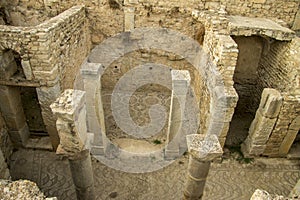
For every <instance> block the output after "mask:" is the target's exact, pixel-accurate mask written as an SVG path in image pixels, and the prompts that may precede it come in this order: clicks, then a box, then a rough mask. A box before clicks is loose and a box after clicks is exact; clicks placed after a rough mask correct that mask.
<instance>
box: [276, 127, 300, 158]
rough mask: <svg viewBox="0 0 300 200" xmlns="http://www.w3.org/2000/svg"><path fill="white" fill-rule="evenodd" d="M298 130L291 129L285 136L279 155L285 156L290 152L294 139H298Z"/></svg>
mask: <svg viewBox="0 0 300 200" xmlns="http://www.w3.org/2000/svg"><path fill="white" fill-rule="evenodd" d="M298 131H299V129H298V130H292V129H289V130H288V132H287V134H286V136H285V137H284V139H283V141H282V143H281V145H280V147H279V155H280V156H285V155H286V154H288V152H289V150H290V148H291V146H292V144H293V142H294V140H295V139H296V136H297V134H298Z"/></svg>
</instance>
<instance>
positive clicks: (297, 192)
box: [289, 179, 300, 199]
mask: <svg viewBox="0 0 300 200" xmlns="http://www.w3.org/2000/svg"><path fill="white" fill-rule="evenodd" d="M299 196H300V179H299V180H298V182H297V183H296V185H295V186H294V188H293V189H292V191H291V193H290V194H289V197H290V198H292V199H294V198H295V199H296V198H299Z"/></svg>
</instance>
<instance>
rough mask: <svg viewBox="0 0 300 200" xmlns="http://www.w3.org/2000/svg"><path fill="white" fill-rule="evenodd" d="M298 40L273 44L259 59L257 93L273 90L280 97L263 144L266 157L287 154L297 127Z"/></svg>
mask: <svg viewBox="0 0 300 200" xmlns="http://www.w3.org/2000/svg"><path fill="white" fill-rule="evenodd" d="M299 42H300V39H299V38H295V39H293V40H292V41H291V42H274V43H272V44H271V46H270V51H269V52H268V53H267V55H265V56H263V57H262V60H261V62H260V65H259V68H258V76H259V79H258V87H257V89H258V90H257V94H258V95H260V94H261V92H262V89H263V88H266V87H269V88H275V89H277V90H279V91H280V92H281V94H282V96H283V105H282V107H281V110H280V113H279V116H278V120H277V122H276V125H275V127H274V129H273V132H272V134H271V136H270V138H269V141H268V143H267V147H266V149H265V152H264V154H265V155H268V156H278V155H285V154H286V153H288V150H289V148H290V146H291V145H292V143H293V141H294V139H295V137H296V135H297V133H298V131H299V128H300V122H299V119H296V117H297V116H299V114H300V104H299V94H300V86H299V74H300V73H299V72H300V51H299V49H300V45H299Z"/></svg>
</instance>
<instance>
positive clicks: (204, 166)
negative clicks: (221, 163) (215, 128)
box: [183, 134, 223, 200]
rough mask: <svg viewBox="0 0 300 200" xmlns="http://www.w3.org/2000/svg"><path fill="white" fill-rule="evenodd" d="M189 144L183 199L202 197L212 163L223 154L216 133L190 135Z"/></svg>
mask: <svg viewBox="0 0 300 200" xmlns="http://www.w3.org/2000/svg"><path fill="white" fill-rule="evenodd" d="M187 145H188V151H189V154H190V155H189V165H188V177H187V181H186V184H185V189H184V198H183V199H185V200H196V199H202V195H203V191H204V187H205V182H206V177H207V175H208V172H209V168H210V163H211V161H212V160H214V159H215V158H217V157H219V156H221V155H222V153H223V151H222V147H221V145H220V143H219V140H218V137H217V136H216V135H208V136H206V137H205V136H204V135H200V134H192V135H188V136H187Z"/></svg>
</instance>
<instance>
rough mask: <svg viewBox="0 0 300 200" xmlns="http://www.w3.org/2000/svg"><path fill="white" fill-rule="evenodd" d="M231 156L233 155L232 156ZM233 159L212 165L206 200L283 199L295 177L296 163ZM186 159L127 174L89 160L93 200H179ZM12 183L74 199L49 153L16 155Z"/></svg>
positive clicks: (64, 170) (61, 165)
mask: <svg viewBox="0 0 300 200" xmlns="http://www.w3.org/2000/svg"><path fill="white" fill-rule="evenodd" d="M233 157H234V156H233ZM233 157H232V156H229V157H228V158H227V159H224V160H223V161H222V162H218V163H217V162H216V163H213V164H212V167H211V170H210V172H209V176H208V180H207V184H206V187H205V194H204V197H203V199H205V200H219V199H224V200H227V199H228V200H229V199H238V200H244V199H245V200H246V199H249V198H250V196H251V194H252V193H253V192H254V191H255V189H256V188H260V189H263V190H267V191H268V192H270V193H273V194H275V193H276V194H280V195H288V194H289V192H290V190H291V189H292V188H293V187H294V185H295V184H296V182H297V180H298V179H299V178H300V161H291V160H285V159H256V160H255V161H254V162H253V163H251V164H245V163H244V164H241V163H239V162H237V161H236V159H234V158H233ZM187 162H188V158H187V156H183V157H182V158H180V159H178V160H176V161H175V162H174V163H172V164H171V165H169V166H167V167H165V168H163V169H161V170H158V171H155V172H151V173H145V174H129V173H124V172H120V171H117V170H114V169H111V168H109V167H107V166H105V165H103V164H101V163H100V162H97V161H96V160H94V159H93V168H94V174H95V187H96V192H97V199H100V200H109V199H118V200H134V199H138V200H140V199H141V200H154V199H155V200H157V199H158V200H160V199H163V200H177V199H178V200H179V199H181V197H182V190H183V187H184V181H185V176H186V171H187V170H186V169H187ZM10 167H11V174H12V175H13V179H14V180H16V179H21V178H23V179H29V180H32V181H34V182H36V183H37V184H38V186H39V187H40V188H41V190H42V191H43V192H44V193H45V194H46V195H47V196H56V197H58V199H59V200H63V199H66V200H69V199H70V200H73V199H75V191H74V187H73V184H72V180H71V177H70V171H69V166H68V162H67V160H63V159H61V158H60V157H58V156H57V155H55V154H54V153H53V152H48V151H41V150H19V151H16V152H15V153H14V154H13V155H12V158H11V166H10Z"/></svg>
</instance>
